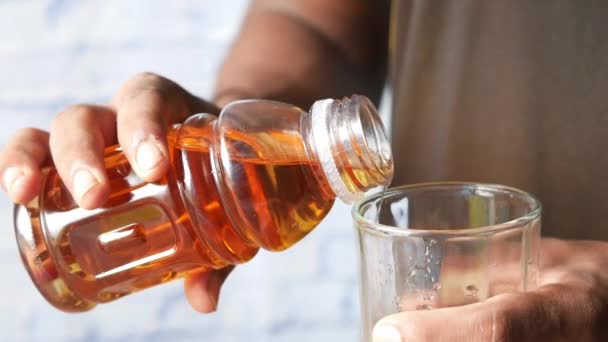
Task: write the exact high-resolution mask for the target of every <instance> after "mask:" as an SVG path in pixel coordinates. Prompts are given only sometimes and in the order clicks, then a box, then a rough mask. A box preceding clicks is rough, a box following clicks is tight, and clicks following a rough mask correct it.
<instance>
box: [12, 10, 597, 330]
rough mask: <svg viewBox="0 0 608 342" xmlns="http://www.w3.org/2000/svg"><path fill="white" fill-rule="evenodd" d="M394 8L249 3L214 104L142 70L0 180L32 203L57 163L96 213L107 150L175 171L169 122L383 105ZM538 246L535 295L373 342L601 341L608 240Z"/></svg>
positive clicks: (505, 299)
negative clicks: (336, 103) (359, 99)
mask: <svg viewBox="0 0 608 342" xmlns="http://www.w3.org/2000/svg"><path fill="white" fill-rule="evenodd" d="M388 12H389V6H388V3H387V2H384V1H361V0H334V1H325V0H308V1H306V0H257V1H253V2H252V4H251V7H250V9H249V12H248V14H247V16H246V18H245V21H244V23H243V26H242V29H241V32H240V34H239V36H238V38H237V39H236V41H235V42H234V45H233V47H232V49H231V51H230V53H229V54H228V56H227V58H226V60H225V63H224V65H223V67H222V69H221V71H220V73H219V77H218V81H217V86H216V92H215V94H216V95H215V96H214V98H213V99H212V100H211V101H207V100H204V99H201V98H198V97H196V96H195V95H193V94H191V93H189V92H188V91H186V90H185V89H183V88H181V87H180V86H179V85H178V84H177V83H175V82H173V81H171V80H168V79H166V78H163V77H161V76H158V75H154V74H151V73H142V74H139V75H136V76H134V77H133V78H132V79H130V80H129V81H127V82H126V83H125V84H123V85H122V86H121V87H119V90H118V92H117V93H116V95H115V96H114V97H113V99H112V100H111V101H110V103H109V104H107V105H105V106H99V105H90V104H83V105H76V106H72V107H69V108H67V109H66V110H65V111H63V112H62V113H60V114H59V115H57V117H56V118H55V120H54V122H53V125H52V127H51V129H50V131H49V132H46V131H42V130H37V129H32V128H25V129H22V130H20V131H19V132H17V133H15V135H14V136H13V137H12V138H11V139H10V141H9V142H8V143H7V144H6V145H5V147H4V149H3V151H2V152H1V153H0V174H1V175H2V178H1V179H0V180H1V182H0V184H1V185H2V187H3V189H4V190H5V191H6V192H7V194H8V195H9V197H10V198H11V200H12V201H13V202H16V203H25V202H27V201H29V200H31V199H32V198H33V197H35V196H36V194H37V193H38V191H39V190H40V183H41V177H42V176H41V169H42V168H43V167H44V166H46V165H49V163H50V161H51V160H52V162H53V163H54V165H55V166H56V167H57V170H58V172H59V174H60V176H61V177H62V179H63V180H64V182H65V183H66V185H67V187H68V189H69V190H70V191H71V193H72V194H73V196H74V198H75V199H76V200H77V202H78V203H79V204H80V206H81V207H83V208H86V209H93V208H97V207H99V206H100V205H102V204H103V202H104V200H105V199H106V197H107V195H108V181H107V176H106V174H105V171H104V169H103V148H104V147H105V146H108V145H113V144H116V143H119V144H120V145H121V146H122V147H123V149H124V151H125V153H126V155H127V157H128V158H129V161H130V162H131V164H132V165H133V168H134V170H135V171H136V172H137V174H138V175H140V176H141V177H142V178H143V179H145V180H147V181H156V180H158V179H160V178H161V177H162V176H163V174H164V173H165V172H166V170H167V168H168V166H169V164H168V160H167V158H166V156H167V147H166V145H165V141H164V135H165V129H166V127H167V126H168V125H169V124H170V123H174V122H181V121H183V120H184V119H185V118H186V117H188V116H189V115H191V114H194V113H198V112H211V113H218V111H219V108H221V107H222V106H224V105H225V104H227V103H228V102H230V101H232V100H236V99H241V98H267V99H276V100H280V101H284V102H289V103H293V104H296V105H299V106H301V107H302V108H308V107H309V106H310V104H311V103H312V102H313V101H315V100H317V99H320V98H330V97H331V98H340V97H343V96H349V95H351V94H354V93H360V94H366V95H368V96H369V97H371V98H372V99H374V100H376V101H377V100H378V99H379V97H380V93H381V90H382V86H383V84H384V78H385V75H386V67H387V56H386V51H387V41H388V37H387V35H388ZM277 32H280V34H277ZM66 131H69V132H70V134H62V133H61V132H66ZM542 249H543V264H544V268H543V274H542V277H541V284H540V287H539V288H538V289H537V290H535V291H531V292H528V293H524V294H513V295H502V296H497V297H494V298H492V299H490V300H488V301H485V302H483V303H478V304H473V305H467V306H463V307H456V308H447V309H439V310H432V311H424V312H419V311H417V312H406V313H401V314H397V315H393V316H391V317H387V318H385V319H383V320H381V321H380V322H379V323H378V325H377V327H376V329H375V337H374V341H442V340H445V341H494V340H497V341H498V340H499V341H542V340H548V341H549V340H550V341H560V340H564V341H567V340H577V341H594V340H596V341H600V340H604V339H605V338H606V336H608V335H607V332H606V330H607V328H605V327H604V326H605V325H607V324H606V321H607V320H608V317H607V311H608V273H607V271H606V269H605V267H606V265H608V244H607V243H604V242H572V241H571V242H568V241H558V240H545V241H544V242H543V245H542ZM602 267H603V268H604V269H602ZM230 271H231V268H227V269H224V270H219V271H213V272H204V273H198V274H193V275H190V276H189V277H188V278H187V279H186V281H185V293H186V297H187V298H188V300H189V302H190V303H191V305H192V307H193V308H194V309H196V310H197V311H199V312H212V311H214V310H215V309H216V307H217V301H218V297H219V292H220V288H221V285H222V283H223V282H224V280H225V279H226V277H227V276H228V274H229V273H230ZM602 323H604V324H602ZM446 327H448V328H446ZM449 327H453V328H449ZM391 338H392V339H391Z"/></svg>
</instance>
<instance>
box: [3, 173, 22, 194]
mask: <svg viewBox="0 0 608 342" xmlns="http://www.w3.org/2000/svg"><path fill="white" fill-rule="evenodd" d="M22 177H23V171H21V169H19V168H17V167H9V168H8V169H6V170H4V175H3V178H4V186H5V188H6V191H7V192H8V193H12V192H13V190H14V189H16V188H17V187H18V185H19V183H20V181H21V178H22Z"/></svg>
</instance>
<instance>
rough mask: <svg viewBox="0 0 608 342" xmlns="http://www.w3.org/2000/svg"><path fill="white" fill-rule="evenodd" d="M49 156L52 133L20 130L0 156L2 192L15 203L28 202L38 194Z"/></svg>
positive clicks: (33, 129) (30, 129) (31, 129)
mask: <svg viewBox="0 0 608 342" xmlns="http://www.w3.org/2000/svg"><path fill="white" fill-rule="evenodd" d="M48 157H49V134H48V133H47V132H45V131H41V130H39V129H35V128H26V129H22V130H20V131H18V132H17V133H16V134H15V135H14V136H13V137H12V138H11V140H10V141H9V142H8V144H7V145H6V146H5V147H4V149H3V151H2V153H0V174H1V175H2V178H1V184H2V188H3V190H4V191H5V192H6V193H7V194H8V196H9V197H10V199H11V200H12V201H13V202H15V203H21V204H23V203H27V202H29V201H30V200H32V199H33V198H34V197H35V196H36V195H37V194H38V193H39V192H40V185H41V183H42V174H41V170H40V169H41V167H42V165H43V164H44V163H45V161H46V160H47V159H48Z"/></svg>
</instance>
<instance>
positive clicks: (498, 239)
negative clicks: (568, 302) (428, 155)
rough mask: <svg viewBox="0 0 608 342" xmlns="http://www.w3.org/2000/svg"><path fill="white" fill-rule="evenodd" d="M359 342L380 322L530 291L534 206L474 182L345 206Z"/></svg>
mask: <svg viewBox="0 0 608 342" xmlns="http://www.w3.org/2000/svg"><path fill="white" fill-rule="evenodd" d="M352 214H353V218H354V222H355V226H356V228H357V231H358V242H359V248H360V250H359V252H360V270H359V272H360V279H361V284H360V286H361V322H362V335H363V336H362V337H363V341H371V332H372V329H373V326H374V324H376V322H377V321H378V320H380V319H381V318H382V317H384V316H386V315H389V314H393V313H397V312H401V311H407V310H431V309H434V308H441V307H448V306H456V305H465V304H470V303H474V302H478V301H482V300H484V299H486V298H489V297H491V296H495V295H497V294H501V293H507V292H514V291H526V290H529V289H532V288H534V287H535V286H536V283H537V277H538V273H539V269H538V267H539V243H540V221H541V219H540V216H541V206H540V203H539V202H538V201H537V200H536V199H535V198H534V197H532V196H531V195H529V194H528V193H526V192H524V191H521V190H517V189H514V188H510V187H506V186H501V185H491V184H475V183H427V184H416V185H410V186H403V187H397V188H393V189H390V190H387V191H386V192H384V193H380V194H376V195H374V196H371V197H368V198H364V199H363V200H361V201H359V202H357V203H356V204H355V205H354V206H353V211H352Z"/></svg>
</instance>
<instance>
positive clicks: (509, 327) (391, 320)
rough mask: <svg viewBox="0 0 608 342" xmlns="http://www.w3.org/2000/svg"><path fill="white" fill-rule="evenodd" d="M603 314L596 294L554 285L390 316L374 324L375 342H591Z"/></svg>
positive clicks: (571, 287)
mask: <svg viewBox="0 0 608 342" xmlns="http://www.w3.org/2000/svg"><path fill="white" fill-rule="evenodd" d="M601 311H602V306H601V300H599V298H596V297H595V296H594V295H593V294H592V291H585V289H581V288H576V287H573V286H566V285H558V284H553V285H547V286H543V287H541V288H539V289H538V290H536V291H533V292H527V293H513V294H503V295H499V296H496V297H492V298H490V299H488V300H486V301H483V302H479V303H475V304H470V305H465V306H460V307H450V308H442V309H435V310H427V311H408V312H402V313H398V314H395V315H391V316H388V317H386V318H383V319H382V320H380V321H379V322H378V323H377V324H376V326H375V328H374V331H373V341H374V342H401V341H407V342H409V341H505V342H508V341H522V342H524V341H571V340H576V341H591V340H593V331H594V329H596V328H597V325H598V324H599V323H600V320H601V318H600V316H601Z"/></svg>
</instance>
